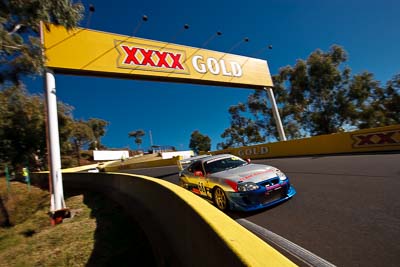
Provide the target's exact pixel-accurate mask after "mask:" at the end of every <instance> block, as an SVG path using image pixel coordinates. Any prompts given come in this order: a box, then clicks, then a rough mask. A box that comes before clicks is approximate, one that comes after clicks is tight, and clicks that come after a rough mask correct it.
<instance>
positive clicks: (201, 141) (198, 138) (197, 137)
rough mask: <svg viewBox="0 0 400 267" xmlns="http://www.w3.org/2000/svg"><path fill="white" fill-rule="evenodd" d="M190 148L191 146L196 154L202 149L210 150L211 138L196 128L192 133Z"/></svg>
mask: <svg viewBox="0 0 400 267" xmlns="http://www.w3.org/2000/svg"><path fill="white" fill-rule="evenodd" d="M189 148H191V149H192V150H193V151H194V152H195V153H196V154H197V153H199V152H200V151H210V149H211V138H210V137H209V136H207V135H203V134H202V133H200V132H199V131H198V130H195V131H193V132H192V134H191V135H190V142H189Z"/></svg>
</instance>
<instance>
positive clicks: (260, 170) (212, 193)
mask: <svg viewBox="0 0 400 267" xmlns="http://www.w3.org/2000/svg"><path fill="white" fill-rule="evenodd" d="M188 162H189V164H188V165H186V167H182V166H184V165H182V164H181V163H178V166H181V171H180V172H179V184H180V186H182V187H184V188H186V189H188V190H190V191H191V192H193V193H195V194H197V195H200V196H202V197H204V198H206V199H208V200H210V201H212V202H213V203H214V204H215V206H216V207H217V208H219V209H220V210H223V211H225V210H228V209H231V210H239V211H253V210H258V209H262V208H266V207H269V206H272V205H275V204H278V203H280V202H283V201H285V200H287V199H289V198H291V197H293V196H294V195H295V194H296V190H295V189H294V187H293V186H292V185H291V184H290V181H289V178H288V177H287V176H286V175H285V174H284V173H283V172H282V171H280V170H279V169H277V168H275V167H272V166H269V165H262V164H253V163H250V160H243V159H241V158H239V157H237V156H234V155H231V154H221V155H206V156H202V157H198V158H196V159H193V160H190V159H189V160H188V159H186V160H185V163H188Z"/></svg>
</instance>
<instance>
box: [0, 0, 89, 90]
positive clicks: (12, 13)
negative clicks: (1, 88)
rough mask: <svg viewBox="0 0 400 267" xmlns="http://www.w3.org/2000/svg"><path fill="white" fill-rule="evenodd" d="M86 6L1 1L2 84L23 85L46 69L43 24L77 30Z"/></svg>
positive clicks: (60, 1)
mask: <svg viewBox="0 0 400 267" xmlns="http://www.w3.org/2000/svg"><path fill="white" fill-rule="evenodd" d="M83 10H84V9H83V5H82V4H80V3H76V4H74V3H72V1H69V0H58V1H52V0H30V1H21V0H3V1H1V2H0V36H1V39H0V65H1V66H2V67H1V70H0V84H2V83H4V82H6V81H9V82H12V83H14V84H19V83H20V82H21V79H20V78H21V77H22V76H25V75H36V74H39V73H41V72H42V70H43V57H42V48H41V44H40V37H39V31H40V27H39V24H40V21H43V22H45V23H54V24H56V25H63V26H65V27H66V28H67V29H71V28H73V27H75V26H76V25H77V24H78V22H79V21H80V20H81V18H82V12H83Z"/></svg>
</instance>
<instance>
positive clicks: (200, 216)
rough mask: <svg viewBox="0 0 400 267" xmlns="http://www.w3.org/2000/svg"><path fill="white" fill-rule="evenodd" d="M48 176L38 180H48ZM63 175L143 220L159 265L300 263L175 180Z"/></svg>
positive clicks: (70, 184) (70, 183) (69, 184)
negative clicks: (177, 183) (283, 254)
mask: <svg viewBox="0 0 400 267" xmlns="http://www.w3.org/2000/svg"><path fill="white" fill-rule="evenodd" d="M47 175H48V174H36V175H35V177H33V179H34V180H35V181H36V182H37V183H40V181H42V182H44V183H46V182H47V181H48V178H47ZM63 179H64V187H65V189H66V190H69V188H71V187H74V188H81V189H84V188H89V189H90V190H96V191H101V192H104V193H105V194H106V195H107V196H108V197H110V198H112V199H114V200H115V201H117V202H118V203H120V204H121V205H122V206H124V208H125V210H126V212H127V213H129V214H130V215H131V216H132V217H134V218H135V219H136V220H137V221H138V222H139V223H140V224H141V227H142V228H143V230H144V231H145V233H146V235H147V237H148V238H149V240H150V243H151V244H152V247H153V254H154V255H155V257H156V261H157V263H158V265H159V266H201V267H203V266H218V267H219V266H295V265H294V263H292V262H291V261H290V260H288V259H287V258H285V257H284V256H282V255H281V254H280V253H279V252H277V251H276V250H275V249H273V248H272V247H270V246H269V245H268V244H266V243H265V242H263V241H262V240H261V239H259V238H258V237H257V236H255V235H254V234H252V233H251V232H249V231H248V230H246V229H245V228H243V227H242V226H240V225H239V224H238V223H236V222H235V221H234V220H232V219H231V218H229V217H228V216H226V215H225V214H224V213H222V212H221V211H219V210H218V209H216V208H215V207H214V206H212V205H211V204H210V203H208V202H207V201H205V200H203V199H201V198H199V197H197V196H195V195H194V194H192V193H191V192H189V191H187V190H185V189H183V188H181V187H179V186H176V185H174V184H171V183H169V182H166V181H163V180H159V179H156V178H150V177H145V176H137V175H130V174H118V173H63ZM133 242H134V240H133ZM77 249H79V248H77ZM132 260H133V263H134V259H132Z"/></svg>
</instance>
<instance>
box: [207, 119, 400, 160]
mask: <svg viewBox="0 0 400 267" xmlns="http://www.w3.org/2000/svg"><path fill="white" fill-rule="evenodd" d="M381 151H400V125H392V126H386V127H380V128H373V129H364V130H359V131H354V132H344V133H336V134H327V135H319V136H314V137H310V138H303V139H296V140H289V141H282V142H276V143H267V144H261V145H254V146H246V147H239V148H232V149H225V150H219V151H213V152H211V153H212V154H223V153H229V154H234V155H237V156H240V157H243V158H251V159H261V158H272V157H289V156H304V155H323V154H339V153H366V152H381Z"/></svg>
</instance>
